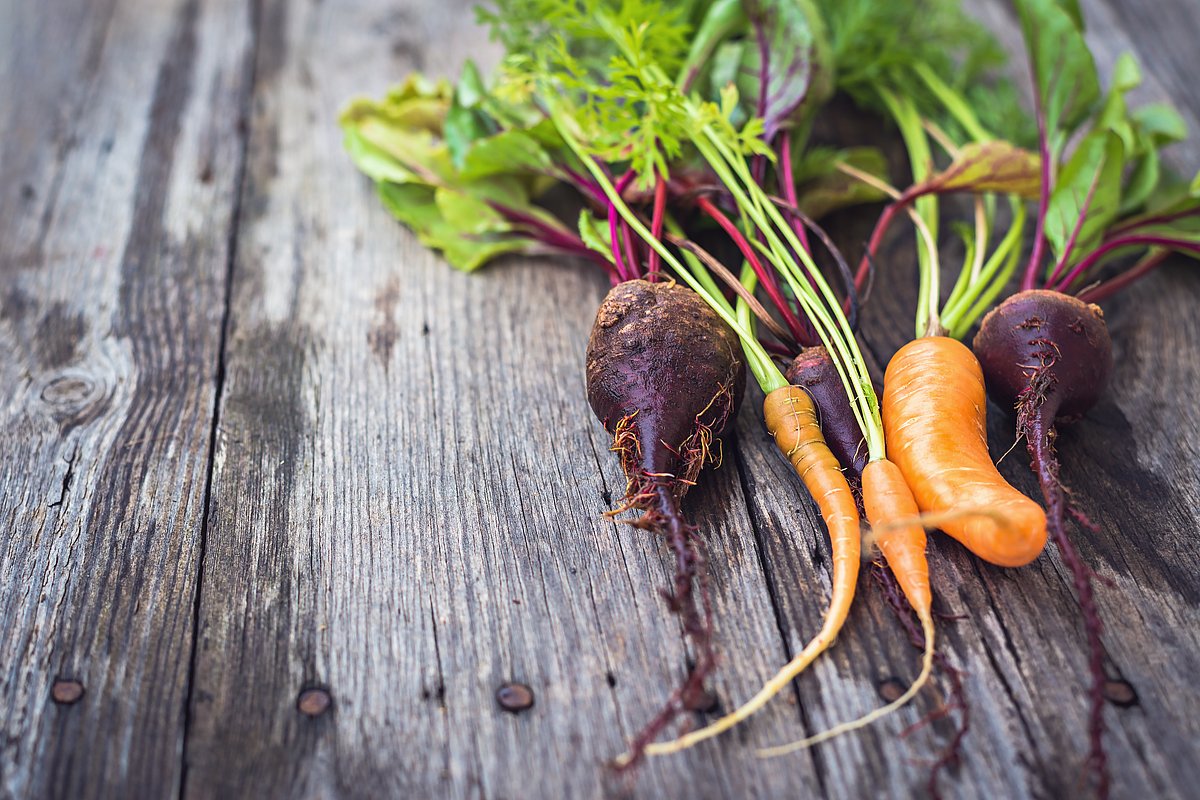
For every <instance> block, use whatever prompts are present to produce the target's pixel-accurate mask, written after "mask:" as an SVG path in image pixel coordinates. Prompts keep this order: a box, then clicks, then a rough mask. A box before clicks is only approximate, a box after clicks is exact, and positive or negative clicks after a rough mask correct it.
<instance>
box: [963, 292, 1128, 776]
mask: <svg viewBox="0 0 1200 800" xmlns="http://www.w3.org/2000/svg"><path fill="white" fill-rule="evenodd" d="M973 345H974V349H975V354H976V356H977V357H978V358H979V363H980V365H981V366H982V367H983V374H984V379H985V380H986V382H987V386H988V390H989V391H990V392H992V394H993V395H994V396H996V397H997V398H998V399H1000V400H1002V401H1003V402H1007V403H1013V404H1015V406H1016V411H1017V434H1018V436H1022V437H1024V439H1025V445H1026V450H1027V451H1028V452H1029V457H1030V459H1031V461H1032V467H1033V470H1034V472H1036V473H1037V476H1038V483H1039V485H1040V487H1041V490H1042V497H1043V498H1044V500H1045V502H1046V527H1047V530H1048V531H1049V533H1050V538H1051V539H1052V540H1053V541H1054V543H1055V545H1056V546H1057V547H1058V550H1059V553H1060V554H1061V556H1062V560H1063V565H1064V566H1066V567H1067V570H1068V571H1069V572H1070V573H1071V579H1072V584H1073V586H1074V588H1075V595H1076V597H1077V599H1078V602H1079V608H1080V611H1081V612H1082V614H1083V622H1084V629H1085V632H1086V634H1087V640H1088V670H1089V672H1090V673H1091V679H1092V682H1091V687H1090V691H1089V696H1090V701H1091V714H1090V719H1089V725H1088V734H1089V738H1090V742H1091V746H1090V752H1089V755H1088V762H1089V764H1090V765H1091V766H1092V767H1093V768H1094V769H1095V771H1096V774H1097V775H1098V776H1099V786H1098V794H1099V795H1100V796H1101V797H1104V796H1106V795H1107V792H1108V770H1107V766H1106V758H1105V755H1104V747H1103V736H1104V686H1105V683H1106V682H1107V681H1108V675H1107V673H1106V672H1105V670H1104V658H1105V650H1104V643H1103V641H1102V638H1101V637H1102V635H1103V630H1104V629H1103V625H1102V623H1101V620H1100V614H1099V611H1098V610H1097V608H1096V601H1095V593H1094V591H1093V588H1092V580H1091V570H1090V569H1089V568H1088V566H1087V565H1086V564H1084V562H1083V560H1082V559H1081V558H1080V556H1079V552H1078V551H1077V550H1076V549H1075V545H1074V544H1073V543H1072V542H1071V540H1070V539H1069V538H1068V537H1067V534H1066V527H1065V524H1064V519H1063V515H1064V512H1065V511H1068V510H1069V511H1072V513H1073V514H1074V515H1075V517H1076V518H1077V519H1079V520H1081V521H1083V522H1085V523H1086V517H1083V515H1082V514H1080V513H1079V512H1076V511H1075V510H1074V509H1071V508H1070V507H1069V497H1068V495H1067V492H1066V490H1065V488H1064V487H1063V485H1062V482H1061V480H1060V479H1059V464H1058V454H1057V453H1056V452H1055V449H1054V442H1055V438H1056V437H1057V430H1056V427H1055V426H1056V424H1060V423H1065V422H1070V421H1073V420H1076V419H1078V418H1079V417H1081V416H1082V415H1083V414H1085V413H1086V412H1087V411H1088V409H1090V408H1091V407H1092V406H1093V405H1095V403H1096V401H1097V400H1098V399H1099V397H1100V394H1101V393H1102V392H1103V391H1104V388H1105V386H1107V384H1108V379H1109V376H1110V375H1111V374H1112V367H1113V358H1112V340H1111V339H1110V338H1109V335H1108V327H1107V326H1106V325H1105V323H1104V314H1103V312H1101V311H1100V308H1099V307H1098V306H1096V305H1092V304H1088V303H1085V302H1083V301H1082V300H1079V299H1078V298H1075V297H1071V296H1069V295H1065V294H1062V293H1061V292H1055V291H1049V290H1045V289H1030V290H1026V291H1023V292H1018V293H1017V294H1015V295H1013V296H1012V297H1010V298H1008V299H1007V300H1005V301H1004V302H1003V303H1001V304H1000V306H998V307H997V308H995V309H994V310H992V312H991V313H989V314H988V315H987V316H986V317H984V319H983V322H982V323H981V325H980V328H979V333H978V334H977V335H976V336H975V341H974V343H973Z"/></svg>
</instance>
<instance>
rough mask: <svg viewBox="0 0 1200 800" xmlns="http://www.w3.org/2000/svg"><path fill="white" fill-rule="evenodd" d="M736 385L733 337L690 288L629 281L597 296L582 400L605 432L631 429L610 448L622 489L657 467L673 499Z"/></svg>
mask: <svg viewBox="0 0 1200 800" xmlns="http://www.w3.org/2000/svg"><path fill="white" fill-rule="evenodd" d="M745 388H746V370H745V367H744V365H743V362H742V347H741V343H740V342H739V341H738V338H737V335H736V334H735V333H734V332H733V331H732V330H730V328H729V326H727V325H726V324H725V323H724V322H723V321H722V320H721V318H720V317H718V316H717V315H716V313H715V312H714V311H713V310H712V309H710V308H709V307H708V305H707V304H706V303H705V302H704V300H702V299H701V298H700V296H699V295H697V294H696V293H695V292H693V291H691V290H690V289H687V288H685V287H683V286H680V285H678V284H675V283H649V282H647V281H643V280H634V281H627V282H625V283H621V284H618V285H617V286H615V287H614V288H613V289H612V290H611V291H610V292H609V293H608V296H607V297H605V298H604V302H603V303H601V305H600V310H599V312H597V314H596V323H595V325H594V326H593V327H592V335H591V339H590V341H589V342H588V349H587V390H588V402H589V403H590V404H591V406H592V410H593V411H594V412H595V413H596V416H597V417H599V418H600V421H601V422H603V423H604V427H605V428H606V429H607V430H608V432H609V433H611V434H613V436H614V437H620V436H621V435H622V434H627V433H628V432H632V433H634V434H635V436H636V447H634V446H633V443H631V446H630V447H628V448H622V449H621V450H619V452H621V453H622V466H623V467H624V468H625V473H626V476H627V477H628V478H629V480H630V481H631V486H630V490H631V492H632V491H633V490H634V489H637V488H641V487H642V486H645V485H646V484H647V483H661V482H662V481H661V480H659V479H657V478H655V479H654V480H651V481H647V477H652V476H661V475H664V474H666V475H670V476H673V479H672V480H668V481H667V483H669V484H670V485H671V487H672V488H673V490H674V491H675V492H676V495H677V496H682V495H683V494H684V493H685V492H686V491H687V488H688V485H689V484H690V483H691V482H694V481H695V477H696V475H697V474H698V473H699V470H700V467H701V466H703V463H704V456H705V455H706V454H707V453H706V448H707V445H708V443H711V441H712V438H713V437H715V436H718V435H720V433H721V431H723V430H724V427H725V423H726V422H727V421H728V420H729V418H730V417H732V416H733V414H734V413H735V412H736V410H737V407H738V405H739V404H740V403H741V399H742V394H743V392H744V391H745ZM620 444H621V443H620V442H618V445H620Z"/></svg>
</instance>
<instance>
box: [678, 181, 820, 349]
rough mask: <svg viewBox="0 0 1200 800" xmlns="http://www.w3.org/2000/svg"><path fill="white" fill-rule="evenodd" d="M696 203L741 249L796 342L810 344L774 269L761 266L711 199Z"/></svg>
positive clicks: (737, 231)
mask: <svg viewBox="0 0 1200 800" xmlns="http://www.w3.org/2000/svg"><path fill="white" fill-rule="evenodd" d="M696 204H697V205H698V206H699V207H700V210H701V211H703V212H704V213H705V214H707V215H708V216H709V217H711V218H712V220H713V222H716V223H717V224H718V225H720V226H721V228H722V230H724V231H725V233H727V234H728V235H729V238H730V239H732V240H733V243H734V244H736V245H737V248H738V250H740V251H741V253H742V257H743V258H745V259H746V261H747V262H748V263H749V264H750V268H751V269H753V270H754V274H755V275H757V276H758V280H759V283H761V284H762V287H763V289H764V290H765V291H766V293H767V296H768V297H770V298H771V302H772V303H774V305H775V308H776V309H777V310H778V311H779V316H780V317H781V318H782V319H783V323H784V324H785V325H786V326H787V329H788V332H789V333H791V334H792V338H794V339H795V340H796V341H797V342H799V343H801V344H812V343H813V342H812V341H810V339H811V337H810V336H808V335H807V334H806V332H805V330H804V328H803V327H802V326H801V323H800V319H799V318H798V317H797V316H796V315H795V313H793V312H792V308H791V306H790V305H789V304H788V302H787V300H786V299H785V298H784V296H783V292H782V290H781V289H780V288H779V283H778V282H777V281H776V280H775V272H774V270H768V269H765V268H764V267H763V264H762V261H761V260H759V258H758V253H757V252H755V250H754V246H753V245H751V244H750V242H748V241H746V237H745V236H743V235H742V232H741V231H739V230H738V228H737V226H736V225H734V224H733V221H732V220H731V219H729V217H727V216H725V214H723V213H722V212H721V209H719V208H717V207H716V206H715V205H714V204H713V202H712V201H711V200H709V199H708V198H707V197H705V196H704V195H700V196H699V197H698V198H697V199H696Z"/></svg>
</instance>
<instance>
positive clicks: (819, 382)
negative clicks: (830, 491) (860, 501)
mask: <svg viewBox="0 0 1200 800" xmlns="http://www.w3.org/2000/svg"><path fill="white" fill-rule="evenodd" d="M785 377H786V378H787V380H788V383H790V384H792V385H793V386H803V387H804V388H805V389H807V390H808V393H809V395H810V396H811V397H812V399H813V404H814V405H816V407H817V421H818V423H819V424H820V426H821V435H822V436H824V437H825V444H826V445H828V446H829V449H830V451H832V452H833V455H834V457H835V458H837V460H838V463H840V464H841V465H842V469H843V471H845V472H846V474H847V477H855V478H857V477H860V476H861V475H862V471H863V468H864V467H866V466H867V455H868V453H867V442H866V439H865V438H864V437H863V432H862V428H860V427H859V425H858V419H857V418H856V417H855V416H854V409H853V408H852V407H851V406H850V396H849V395H848V394H846V388H845V387H844V386H843V385H842V378H841V376H840V375H838V371H837V367H835V366H834V364H833V359H831V358H830V357H829V351H828V350H826V349H825V348H824V347H822V346H820V345H818V346H816V347H806V348H804V349H803V350H801V351H800V355H798V356H796V358H795V359H794V360H793V361H792V363H791V365H790V366H789V367H788V369H787V373H786V374H785Z"/></svg>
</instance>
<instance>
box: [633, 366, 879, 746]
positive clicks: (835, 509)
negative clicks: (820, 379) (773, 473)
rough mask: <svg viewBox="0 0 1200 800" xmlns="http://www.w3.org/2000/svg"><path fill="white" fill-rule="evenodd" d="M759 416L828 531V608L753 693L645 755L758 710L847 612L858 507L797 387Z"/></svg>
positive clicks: (833, 634) (687, 742) (780, 392)
mask: <svg viewBox="0 0 1200 800" xmlns="http://www.w3.org/2000/svg"><path fill="white" fill-rule="evenodd" d="M763 415H764V416H765V418H766V425H767V430H768V431H770V433H771V435H772V436H774V437H775V445H776V446H777V447H778V448H779V450H780V452H782V453H783V454H784V455H785V456H787V458H788V461H790V462H791V464H792V467H793V468H794V469H795V470H796V474H797V475H799V476H800V479H801V480H802V481H804V486H805V487H806V488H807V489H808V492H809V494H811V495H812V497H813V499H814V500H815V501H816V503H817V506H818V508H820V510H821V517H822V518H823V519H824V520H825V525H826V526H827V527H828V528H829V539H830V543H831V547H832V550H833V592H832V595H831V597H830V600H829V610H828V611H826V612H825V622H824V624H822V626H821V630H820V631H819V632H818V633H817V635H816V636H815V637H814V638H813V639H812V641H810V642H809V643H808V644H807V645H805V646H804V649H803V650H801V651H800V653H799V654H797V655H796V657H795V658H793V659H792V660H791V661H790V662H788V664H787V665H786V666H785V667H783V669H781V670H780V671H779V672H778V673H776V674H775V676H774V677H773V678H771V679H770V680H769V681H767V682H766V684H764V685H763V687H762V689H760V690H759V691H758V694H756V695H754V697H752V698H751V699H750V700H748V701H746V702H745V703H743V704H742V705H741V706H740V707H738V708H737V709H736V710H735V711H733V712H731V713H729V714H726V715H725V716H723V717H721V718H720V719H718V720H717V721H716V722H713V723H712V724H710V725H707V726H706V727H704V728H701V729H699V730H696V731H692V732H691V733H688V734H686V735H684V736H681V737H679V738H678V739H676V740H674V741H671V742H664V743H661V744H652V745H649V746H648V747H647V748H646V753H647V754H648V755H667V754H668V753H676V752H678V751H680V750H686V749H687V748H689V747H691V746H692V745H694V744H696V743H697V742H702V741H704V740H705V739H709V738H711V737H713V736H716V735H717V734H719V733H721V732H722V731H726V730H728V729H730V728H732V727H733V726H734V725H737V724H738V723H739V722H741V721H742V720H744V719H746V718H748V717H749V716H750V715H751V714H753V713H755V712H756V711H758V710H759V709H761V708H762V707H763V706H765V705H766V704H767V702H768V701H769V700H770V699H771V698H772V697H774V696H775V695H777V694H778V693H779V692H781V691H783V689H785V688H786V687H787V685H788V684H789V683H791V681H792V679H794V678H795V677H796V676H797V675H799V674H800V673H801V672H803V671H804V670H805V668H807V667H808V665H809V664H811V663H812V662H813V661H814V660H815V659H816V657H817V656H819V655H820V654H821V653H823V652H825V650H826V649H828V648H829V646H830V645H831V644H833V640H834V639H835V638H837V634H838V631H840V630H841V628H842V625H843V624H844V623H845V621H846V615H847V614H848V613H849V612H850V603H851V601H852V600H853V599H854V589H855V585H856V584H857V582H858V562H859V552H860V548H861V537H860V534H859V522H858V507H857V506H856V505H855V503H854V495H853V494H851V492H850V484H848V483H847V482H846V478H845V476H844V475H843V474H842V471H841V467H840V466H839V464H838V460H837V459H836V458H834V456H833V453H831V452H830V450H829V447H828V446H827V445H826V444H825V440H824V438H822V436H821V428H820V426H819V425H818V424H817V408H816V406H815V405H814V404H813V401H812V398H811V397H809V395H808V392H807V391H805V390H804V389H803V388H801V387H799V386H784V387H782V388H780V389H776V390H775V391H773V392H771V393H770V394H768V395H767V397H766V399H765V400H764V401H763Z"/></svg>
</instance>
